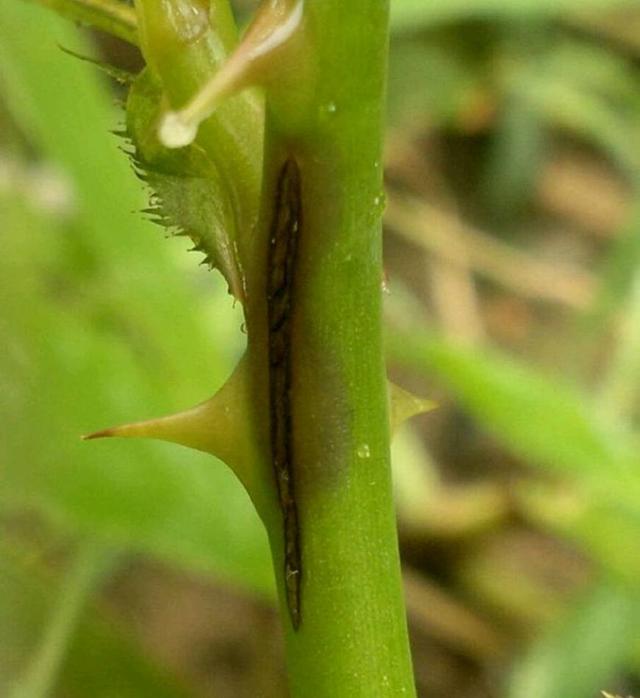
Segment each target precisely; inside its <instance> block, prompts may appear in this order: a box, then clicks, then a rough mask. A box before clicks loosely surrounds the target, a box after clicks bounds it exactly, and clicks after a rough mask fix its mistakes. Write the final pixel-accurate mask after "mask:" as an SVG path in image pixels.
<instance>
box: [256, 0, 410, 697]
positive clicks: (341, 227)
mask: <svg viewBox="0 0 640 698" xmlns="http://www.w3.org/2000/svg"><path fill="white" fill-rule="evenodd" d="M385 5H386V3H385V2H382V1H380V0H375V1H372V0H350V2H344V1H343V0H307V2H306V3H305V28H304V31H305V46H306V50H305V53H306V60H307V66H306V68H307V71H308V76H309V85H308V87H309V90H308V95H307V96H306V97H305V96H304V95H303V96H302V97H301V96H300V94H299V93H300V92H301V91H302V92H303V91H304V89H305V87H304V86H303V87H302V88H301V90H298V92H297V93H292V92H290V91H289V90H288V89H287V86H286V85H284V86H283V87H282V90H281V91H279V92H277V91H276V90H268V92H267V95H268V101H267V104H268V117H267V142H268V148H267V151H266V155H265V163H266V172H265V180H264V188H263V195H264V196H265V197H266V198H267V199H268V200H269V201H273V200H274V199H275V196H274V188H275V186H276V179H277V174H278V173H279V172H282V167H285V166H286V165H284V163H285V162H287V161H288V160H289V159H292V160H294V161H295V163H296V165H297V167H298V168H299V177H300V182H299V186H300V191H301V197H302V200H301V215H300V222H299V230H298V231H297V243H296V253H295V255H296V256H295V272H294V278H293V281H292V284H293V290H292V299H291V346H290V357H291V359H290V361H291V388H290V398H289V399H290V403H291V405H290V408H291V424H290V429H291V438H292V446H291V451H292V477H293V480H294V494H293V496H294V499H295V503H296V508H297V520H298V522H297V525H298V527H299V546H300V561H301V571H300V599H299V609H298V611H297V614H298V615H299V618H298V619H297V621H298V622H299V627H298V628H297V629H296V628H295V627H294V626H295V621H296V619H295V618H293V619H292V618H291V616H292V613H291V598H290V597H291V585H290V584H289V583H288V581H289V580H287V579H285V576H286V575H285V573H284V570H285V569H286V568H287V564H286V561H284V560H283V545H282V530H281V529H280V528H278V529H277V530H276V531H273V530H272V531H270V537H271V541H272V548H273V550H274V559H275V568H276V574H277V575H278V578H279V589H280V597H281V606H282V614H283V619H285V627H286V645H287V655H288V669H289V676H290V686H291V693H292V695H293V696H295V697H296V698H303V697H304V698H309V697H310V696H313V698H325V697H326V698H341V697H344V698H347V697H348V698H357V697H359V696H362V698H365V697H366V698H372V697H373V696H376V697H381V698H382V697H386V696H388V697H389V698H391V697H392V696H393V697H394V698H397V697H398V696H412V695H414V685H413V678H412V672H411V661H410V656H409V647H408V640H407V630H406V621H405V612H404V606H403V600H402V590H401V577H400V566H399V559H398V550H397V540H396V528H395V517H394V511H393V503H392V493H391V478H390V467H389V421H388V414H387V387H386V377H385V367H384V359H383V348H382V321H381V280H382V266H381V250H382V245H381V213H382V201H383V196H382V190H381V188H382V181H381V179H382V177H381V166H380V158H381V140H382V111H383V104H384V86H385V69H386V52H387V8H386V6H385ZM298 79H300V78H299V77H298ZM269 144H271V145H270V146H269ZM265 208H266V209H267V210H270V209H269V206H268V205H267V206H266V207H265ZM271 215H272V218H273V212H272V214H271ZM266 223H268V221H265V224H266ZM272 233H273V230H272ZM292 620H293V622H292Z"/></svg>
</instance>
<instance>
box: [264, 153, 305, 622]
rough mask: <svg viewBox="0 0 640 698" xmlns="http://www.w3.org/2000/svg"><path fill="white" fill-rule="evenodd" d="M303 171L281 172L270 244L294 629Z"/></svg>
mask: <svg viewBox="0 0 640 698" xmlns="http://www.w3.org/2000/svg"><path fill="white" fill-rule="evenodd" d="M301 208H302V204H301V189H300V170H299V168H298V164H297V163H296V161H295V160H294V159H293V158H289V159H288V160H287V161H286V162H285V163H284V165H283V166H282V169H281V171H280V174H279V177H278V182H277V188H276V200H275V208H274V216H273V222H272V226H271V239H270V243H269V259H268V262H269V265H268V275H267V307H268V325H269V405H270V417H271V457H272V461H273V468H274V474H275V477H276V483H277V487H278V497H279V500H280V508H281V509H282V516H283V524H284V563H285V569H284V580H285V587H286V595H287V605H288V607H289V615H290V616H291V623H292V625H293V627H294V629H297V628H298V627H299V625H300V621H301V613H300V582H301V577H302V563H301V555H300V528H299V525H298V510H297V505H296V499H295V490H294V454H293V446H292V408H291V377H292V360H291V325H292V315H293V301H294V281H295V278H294V277H295V266H296V264H295V263H296V252H297V247H298V237H299V235H300V225H301V219H302V215H301V214H302V210H301Z"/></svg>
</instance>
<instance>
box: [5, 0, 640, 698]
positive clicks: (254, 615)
mask: <svg viewBox="0 0 640 698" xmlns="http://www.w3.org/2000/svg"><path fill="white" fill-rule="evenodd" d="M251 7H252V3H238V7H237V9H238V12H239V13H240V16H241V17H243V16H244V15H243V13H246V12H247V11H248V10H250V9H251ZM392 19H393V38H392V47H391V74H390V84H389V91H390V97H389V124H390V128H389V137H388V148H387V156H386V163H385V164H386V172H387V180H388V193H387V212H386V223H387V237H386V259H387V276H388V282H387V285H388V288H389V294H388V295H387V296H386V303H387V318H388V327H389V330H388V351H389V366H390V372H391V373H392V375H393V377H394V378H396V379H397V380H398V381H399V382H401V383H402V384H403V385H405V386H407V387H411V388H412V389H414V390H415V391H416V392H420V393H423V394H428V395H429V396H430V397H434V398H436V399H437V400H438V402H439V405H440V407H439V409H438V410H437V411H436V412H433V413H431V414H429V415H426V416H424V417H421V418H419V419H416V420H415V421H414V423H413V424H412V425H411V427H409V428H405V429H404V430H403V431H402V432H401V433H400V434H399V435H398V437H397V439H396V442H395V444H394V468H395V481H396V490H397V499H398V511H399V521H400V527H401V544H402V550H403V554H404V559H405V562H406V573H407V574H406V584H407V586H406V591H407V599H408V605H409V617H410V625H411V629H412V636H413V647H414V660H415V664H416V676H417V681H418V684H419V688H420V690H421V691H422V692H423V694H424V695H428V696H443V697H444V696H451V695H456V694H459V695H465V696H487V697H489V696H491V697H496V698H498V697H499V698H503V697H504V698H534V697H535V698H559V697H560V696H562V698H590V697H593V696H598V695H599V692H600V690H602V689H605V690H608V691H610V692H612V693H614V692H618V693H620V694H621V695H623V694H625V695H626V694H627V693H633V692H635V693H636V695H638V694H640V643H639V640H640V633H639V631H638V627H640V624H639V622H638V621H639V620H640V590H639V589H638V584H637V579H638V578H639V575H640V551H639V549H638V540H640V468H639V463H638V455H637V454H638V406H639V405H638V396H639V391H638V386H639V381H640V358H639V357H640V243H639V241H640V237H639V231H638V221H639V219H640V191H639V184H640V148H638V145H639V144H640V117H639V115H640V70H639V60H640V53H639V52H640V6H639V5H638V3H637V2H634V1H631V0H627V1H626V2H625V1H624V0H619V1H617V2H616V1H615V0H591V2H589V3H584V2H581V3H578V2H574V1H572V0H562V1H561V2H558V1H557V0H556V1H555V2H542V1H541V0H537V2H531V1H530V0H500V2H498V1H497V0H475V1H472V0H456V2H452V0H446V1H445V0H432V1H431V2H428V3H426V2H423V0H392ZM57 45H61V46H63V47H65V48H70V49H73V50H76V51H78V52H80V53H82V54H93V55H96V56H98V57H101V58H103V59H104V58H106V59H108V60H110V61H114V62H116V63H117V64H119V65H120V66H122V67H131V66H135V65H136V64H137V63H136V62H137V60H138V58H137V57H136V56H135V55H132V54H131V52H129V51H127V50H125V48H124V47H123V46H121V45H119V44H114V43H113V42H111V41H106V40H105V39H104V38H103V37H97V36H96V35H93V34H90V33H88V32H86V31H78V30H77V29H76V28H74V27H73V26H71V25H69V24H68V23H65V22H64V21H59V20H57V18H55V17H54V16H53V15H51V14H50V13H47V12H46V11H45V10H41V9H39V8H37V7H35V6H32V5H30V4H27V3H24V2H22V0H9V1H8V2H5V3H3V4H2V6H1V7H0V98H1V101H0V230H1V231H2V232H1V233H0V235H1V236H2V241H3V248H2V254H1V255H0V278H1V279H2V282H1V284H0V338H1V341H2V347H3V351H2V352H0V465H1V466H2V477H1V478H0V501H1V504H2V510H1V513H0V526H1V527H2V532H3V535H2V541H3V542H2V554H1V557H0V692H1V693H2V695H8V696H10V697H11V698H14V697H18V696H22V697H23V698H38V697H40V696H46V695H50V696H65V697H66V696H85V695H89V694H90V695H95V696H105V697H106V696H113V695H117V696H119V697H120V696H124V697H126V696H129V695H131V696H146V695H149V696H151V695H153V696H162V697H164V696H166V697H167V698H171V697H174V696H185V697H186V696H243V695H247V696H249V695H251V696H256V695H258V696H278V695H283V690H284V689H283V688H282V685H283V683H282V668H281V659H280V656H279V653H278V649H277V642H276V643H275V644H274V638H277V637H278V630H277V625H276V622H275V620H274V617H273V615H272V612H271V611H270V598H271V593H272V592H271V570H270V563H269V557H268V551H267V548H266V542H265V536H264V534H263V532H262V530H261V528H260V525H259V523H258V522H257V520H256V517H255V515H254V514H253V512H252V510H251V507H250V505H249V503H248V500H247V497H246V496H245V494H244V493H243V491H242V490H241V489H240V487H239V486H238V485H237V484H236V483H235V482H234V480H233V479H232V477H231V475H230V474H228V473H227V472H226V470H225V469H224V468H223V467H222V466H221V465H220V464H219V463H216V462H215V461H214V460H213V459H211V458H210V457H206V456H204V455H198V454H195V453H192V452H189V451H186V450H184V449H181V448H179V447H177V446H171V445H164V444H155V443H136V442H121V443H119V442H117V441H113V442H105V443H95V444H91V445H89V444H85V443H82V442H81V441H80V440H79V438H78V437H79V435H80V434H83V433H87V432H89V431H92V430H94V429H97V428H100V427H104V426H108V425H111V424H117V423H120V422H123V421H128V420H130V419H137V418H143V417H147V416H149V417H150V416H154V415H160V414H163V413H167V412H170V411H175V410H176V409H179V408H182V407H186V406H189V405H192V404H195V403H196V402H198V401H200V400H202V399H203V398H205V397H207V396H208V395H210V394H212V393H213V392H214V389H215V388H216V387H217V386H219V385H220V384H221V383H222V381H223V380H224V378H225V377H226V376H227V375H228V373H229V371H230V370H231V368H232V366H233V364H234V361H235V360H236V359H237V357H238V356H239V354H240V351H241V348H242V343H243V334H242V331H241V327H240V315H239V311H238V309H237V308H234V307H233V304H232V302H231V299H230V298H229V297H228V296H227V295H226V291H225V288H224V284H223V283H222V281H221V279H220V277H218V276H216V275H213V274H211V273H208V272H206V271H205V270H204V268H200V269H199V268H198V267H197V262H198V257H197V255H194V254H191V255H186V254H184V249H183V247H184V245H183V243H181V242H180V241H179V240H176V239H169V240H164V239H163V237H162V235H159V234H158V230H157V229H155V228H154V227H153V226H152V225H150V223H149V222H148V221H146V220H145V219H144V217H143V216H142V215H141V214H138V213H137V211H139V210H140V209H142V208H144V206H145V194H144V191H143V190H142V188H141V185H140V183H139V182H138V181H137V180H136V178H135V176H134V175H133V172H132V171H131V169H130V167H129V166H128V164H127V160H126V158H124V157H123V155H122V154H121V153H120V152H118V146H119V145H120V143H119V142H118V140H117V139H116V137H114V136H112V135H110V133H109V132H110V131H111V130H113V129H117V128H118V126H119V124H121V121H122V115H121V109H120V107H119V105H118V103H117V102H118V98H119V97H118V95H119V92H118V87H117V85H115V84H112V83H111V82H109V81H108V79H107V78H106V77H105V76H104V75H102V74H101V73H100V72H99V71H98V70H97V69H96V68H95V67H93V66H91V65H89V64H87V63H83V62H81V61H78V60H77V59H74V58H72V57H70V56H68V55H66V54H64V53H63V52H62V51H60V50H59V48H58V46H57ZM256 627H258V629H259V631H258V632H256ZM274 647H275V649H274Z"/></svg>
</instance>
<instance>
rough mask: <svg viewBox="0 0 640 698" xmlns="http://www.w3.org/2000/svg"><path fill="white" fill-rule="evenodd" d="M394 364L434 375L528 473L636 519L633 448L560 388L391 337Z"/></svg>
mask: <svg viewBox="0 0 640 698" xmlns="http://www.w3.org/2000/svg"><path fill="white" fill-rule="evenodd" d="M390 349H391V351H392V355H393V356H394V358H396V359H398V360H401V361H403V362H405V363H408V364H410V365H413V366H415V367H416V368H419V369H421V370H423V371H425V373H428V374H429V375H437V376H438V377H439V378H440V379H441V380H443V381H444V382H445V384H446V385H447V386H448V387H449V388H450V389H451V391H452V392H453V393H454V395H455V396H456V397H457V399H458V400H459V401H460V402H461V404H462V405H463V406H464V407H465V408H466V409H467V410H468V411H469V412H470V413H471V414H472V415H473V416H474V417H475V418H476V419H477V420H478V422H479V423H480V424H482V425H483V426H485V427H486V428H487V429H488V430H490V431H491V432H492V433H493V434H494V435H495V436H496V437H497V438H498V439H500V441H501V442H502V443H504V444H505V445H506V446H507V447H509V448H510V449H511V450H512V451H513V452H514V453H516V454H517V455H519V456H520V457H521V458H523V459H524V460H525V462H527V463H529V464H532V465H543V466H545V467H547V468H551V469H554V470H555V471H556V472H558V473H561V474H565V475H568V476H572V477H573V478H575V481H576V482H579V483H580V484H582V485H584V486H586V487H588V488H589V489H590V490H592V491H597V492H598V493H599V494H600V495H601V496H603V497H605V498H606V499H607V501H612V500H613V499H615V498H616V497H619V498H620V502H624V503H626V504H627V505H628V506H630V507H631V508H632V509H633V510H635V511H637V508H638V507H637V502H638V498H637V497H638V493H639V492H640V471H638V468H637V465H636V462H637V461H636V458H635V445H636V444H635V440H634V439H632V438H631V437H630V435H629V434H628V433H626V432H625V431H624V430H622V429H621V428H618V427H617V426H614V425H612V424H609V423H608V422H607V421H606V420H604V419H603V418H602V417H601V416H600V415H599V413H598V412H597V410H596V409H595V406H592V405H590V404H589V398H588V397H587V396H586V395H582V394H581V393H580V392H579V391H578V390H576V389H574V388H572V387H571V386H569V385H566V384H563V382H562V381H561V380H558V379H556V380H552V379H547V378H546V377H544V376H543V375H542V374H541V373H539V372H536V371H534V370H532V369H530V368H529V367H527V366H525V365H523V364H520V363H518V362H516V361H515V360H513V359H509V358H507V357H505V356H502V355H500V354H498V353H497V352H489V351H482V352H480V351H474V352H472V351H469V350H467V349H465V348H463V347H461V346H457V345H455V344H453V343H449V342H447V341H445V340H441V339H438V338H435V337H433V336H431V335H427V334H424V333H423V334H421V335H419V334H413V335H402V336H394V337H393V338H391V340H390Z"/></svg>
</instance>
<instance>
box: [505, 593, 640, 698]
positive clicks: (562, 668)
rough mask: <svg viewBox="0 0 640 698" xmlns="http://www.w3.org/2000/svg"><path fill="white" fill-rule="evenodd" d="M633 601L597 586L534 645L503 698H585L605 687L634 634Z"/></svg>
mask: <svg viewBox="0 0 640 698" xmlns="http://www.w3.org/2000/svg"><path fill="white" fill-rule="evenodd" d="M639 618H640V604H639V603H638V599H637V598H636V597H634V596H631V595H629V594H628V593H626V592H624V591H621V590H620V589H617V588H615V587H611V586H609V585H608V584H605V583H601V584H600V585H597V586H596V587H595V588H594V589H593V590H592V591H591V593H590V594H589V595H588V596H586V597H585V598H582V599H580V600H579V601H578V602H577V603H576V604H575V606H574V607H573V608H572V609H570V610H569V612H568V613H567V614H566V617H565V618H563V619H561V620H560V621H559V622H557V623H555V624H554V627H551V628H549V629H548V630H547V631H546V632H545V633H544V635H543V636H542V638H541V639H539V640H538V641H537V642H534V644H533V646H532V647H531V649H530V650H529V651H528V652H527V654H526V655H525V657H524V658H523V660H522V661H521V662H520V663H519V665H518V666H517V667H516V669H515V672H514V675H513V678H512V681H511V687H510V689H509V693H508V696H509V698H531V697H532V696H535V698H558V697H559V696H562V698H591V697H592V696H598V695H600V692H601V691H602V689H603V687H608V686H611V682H612V681H613V680H614V679H615V677H616V674H617V673H618V672H619V671H621V670H623V669H624V667H625V663H626V662H627V660H628V655H629V646H630V645H631V643H632V642H633V640H634V638H635V637H636V634H637V623H638V620H639Z"/></svg>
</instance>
